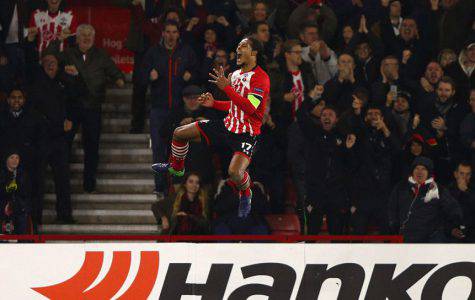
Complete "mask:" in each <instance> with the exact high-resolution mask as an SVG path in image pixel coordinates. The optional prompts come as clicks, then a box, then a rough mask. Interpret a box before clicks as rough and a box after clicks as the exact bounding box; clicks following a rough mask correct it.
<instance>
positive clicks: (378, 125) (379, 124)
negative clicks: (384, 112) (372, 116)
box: [374, 116, 391, 137]
mask: <svg viewBox="0 0 475 300" xmlns="http://www.w3.org/2000/svg"><path fill="white" fill-rule="evenodd" d="M374 125H375V127H376V129H377V130H380V131H382V132H383V134H384V136H385V137H389V136H390V135H391V131H389V128H388V126H387V125H386V123H385V122H384V119H383V117H382V116H378V117H377V119H376V120H375V121H374Z"/></svg>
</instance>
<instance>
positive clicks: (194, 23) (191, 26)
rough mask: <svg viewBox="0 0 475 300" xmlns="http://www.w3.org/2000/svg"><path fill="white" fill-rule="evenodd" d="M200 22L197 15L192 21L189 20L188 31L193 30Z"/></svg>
mask: <svg viewBox="0 0 475 300" xmlns="http://www.w3.org/2000/svg"><path fill="white" fill-rule="evenodd" d="M199 22H200V19H199V18H197V17H193V18H191V19H190V21H189V22H188V25H187V26H186V31H192V30H193V28H194V27H195V26H196V25H198V23H199Z"/></svg>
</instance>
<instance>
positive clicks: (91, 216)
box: [43, 209, 156, 225]
mask: <svg viewBox="0 0 475 300" xmlns="http://www.w3.org/2000/svg"><path fill="white" fill-rule="evenodd" d="M73 216H74V219H75V220H76V221H77V222H78V224H91V223H99V224H151V225H153V224H155V223H156V220H155V217H154V216H153V213H152V211H151V210H150V209H147V210H130V209H120V210H119V209H73ZM55 219H56V211H55V210H53V209H44V210H43V221H44V222H46V223H53V222H54V220H55Z"/></svg>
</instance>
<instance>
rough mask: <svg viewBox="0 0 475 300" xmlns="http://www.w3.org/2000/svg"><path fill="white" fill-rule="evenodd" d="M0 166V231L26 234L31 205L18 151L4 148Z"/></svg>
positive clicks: (25, 175) (27, 181)
mask: <svg viewBox="0 0 475 300" xmlns="http://www.w3.org/2000/svg"><path fill="white" fill-rule="evenodd" d="M1 156H2V165H1V167H0V222H1V229H0V232H1V233H3V234H26V233H27V231H28V213H29V211H30V207H31V186H30V181H29V178H28V176H27V173H26V172H25V170H24V169H23V168H22V166H21V165H20V160H21V158H20V155H19V151H17V150H15V148H10V149H7V150H4V153H2V155H1Z"/></svg>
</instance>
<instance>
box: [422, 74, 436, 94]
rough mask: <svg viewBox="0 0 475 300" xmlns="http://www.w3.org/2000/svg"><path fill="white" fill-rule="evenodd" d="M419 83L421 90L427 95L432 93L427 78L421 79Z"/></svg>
mask: <svg viewBox="0 0 475 300" xmlns="http://www.w3.org/2000/svg"><path fill="white" fill-rule="evenodd" d="M420 83H421V86H422V89H423V90H424V91H426V92H427V93H432V92H433V91H434V87H433V86H432V84H430V82H429V80H427V78H425V77H422V78H421V80H420Z"/></svg>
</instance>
